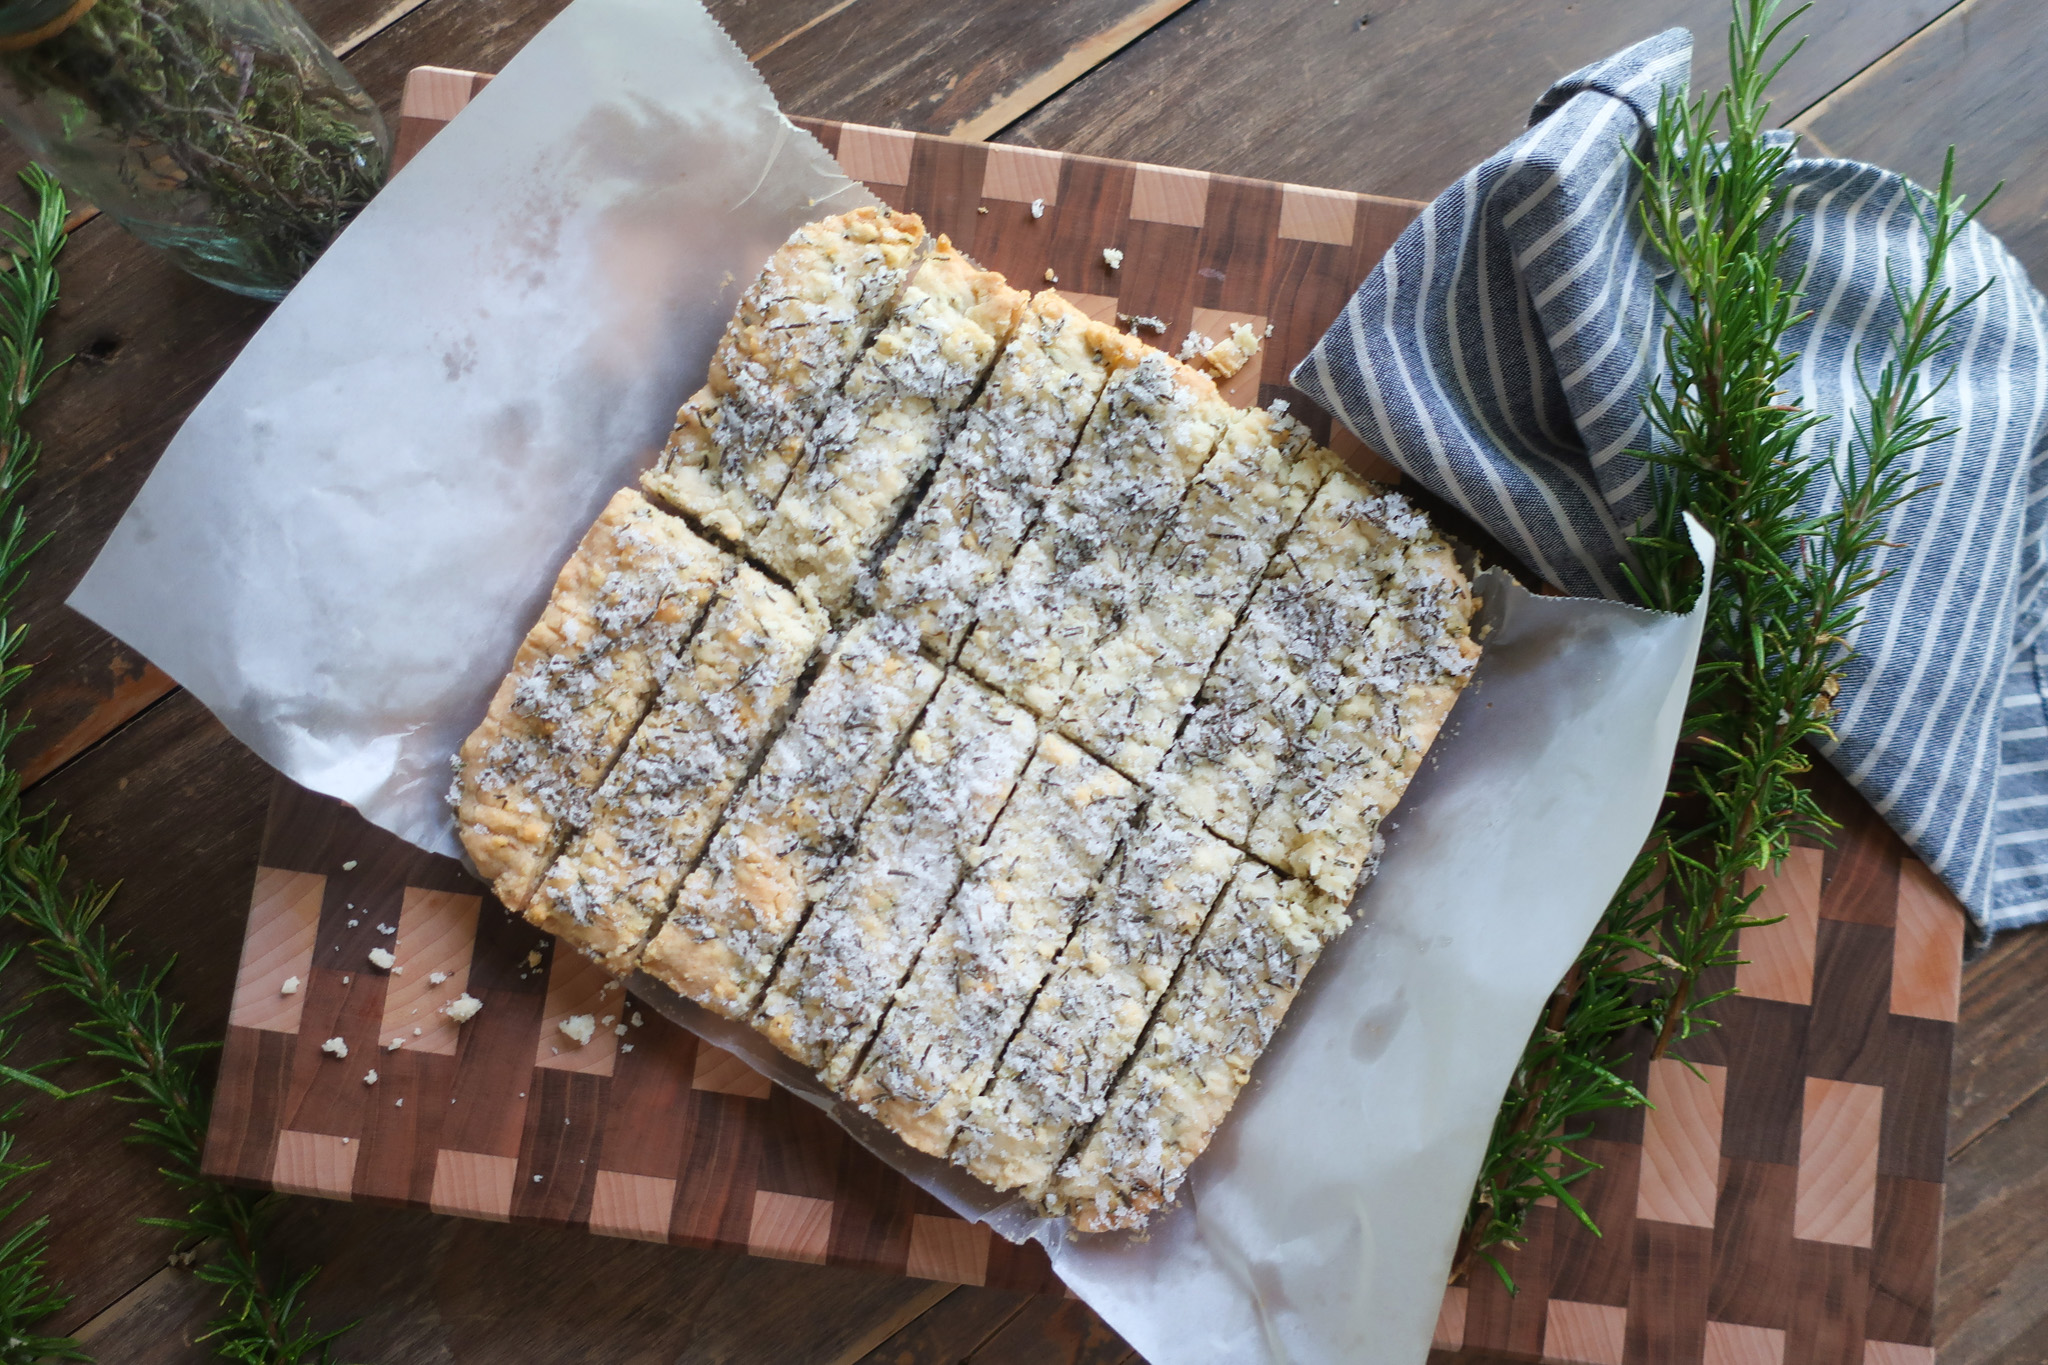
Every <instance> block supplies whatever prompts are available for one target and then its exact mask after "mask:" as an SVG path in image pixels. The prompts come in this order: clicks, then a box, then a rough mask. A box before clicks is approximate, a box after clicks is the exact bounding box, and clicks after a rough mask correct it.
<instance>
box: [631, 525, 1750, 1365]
mask: <svg viewBox="0 0 2048 1365" xmlns="http://www.w3.org/2000/svg"><path fill="white" fill-rule="evenodd" d="M1693 542H1694V547H1695V548H1696V549H1697V550H1698V551H1699V552H1700V553H1701V556H1702V557H1703V558H1704V559H1706V560H1707V561H1708V563H1709V564H1711V562H1712V555H1713V549H1714V547H1713V545H1712V544H1711V542H1709V541H1708V540H1707V539H1706V538H1705V536H1704V535H1702V534H1700V532H1699V530H1698V528H1697V527H1694V536H1693ZM1475 587H1476V589H1477V590H1478V591H1479V592H1481V593H1483V594H1484V596H1485V603H1486V605H1485V609H1484V611H1483V612H1482V614H1481V617H1480V622H1479V626H1480V629H1482V630H1483V631H1484V632H1485V639H1486V653H1485V654H1484V656H1482V658H1481V659H1480V662H1479V668H1478V671H1477V672H1476V673H1475V675H1474V676H1473V680H1472V683H1471V684H1470V686H1469V687H1467V689H1466V691H1465V695H1464V696H1463V697H1462V698H1460V699H1459V701H1458V704H1457V706H1456V708H1455V709H1453V711H1452V712H1451V722H1450V724H1449V725H1447V726H1446V727H1445V730H1444V733H1443V734H1442V735H1441V736H1439V737H1438V739H1437V742H1436V743H1435V745H1433V746H1432V747H1431V749H1430V752H1429V757H1428V759H1426V760H1425V761H1424V763H1423V768H1422V772H1421V773H1420V774H1419V775H1418V776H1417V778H1416V780H1415V782H1414V784H1413V785H1412V786H1411V787H1410V788H1409V791H1408V795H1407V798H1406V799H1405V800H1404V801H1403V802H1402V803H1401V806H1400V808H1399V809H1398V810H1397V811H1396V812H1395V816H1394V818H1393V819H1392V820H1391V821H1390V822H1389V825H1388V832H1387V849H1386V853H1385V855H1384V857H1383V858H1382V860H1381V863H1380V869H1379V873H1378V875H1377V876H1376V877H1374V879H1373V880H1372V881H1371V882H1370V883H1369V884H1368V885H1367V886H1366V888H1365V890H1364V891H1363V892H1361V893H1360V897H1359V900H1358V902H1357V904H1356V905H1355V906H1354V907H1353V909H1354V912H1355V914H1356V915H1357V922H1356V923H1354V924H1353V925H1352V927H1351V929H1350V930H1349V931H1347V932H1346V933H1345V934H1344V935H1343V937H1341V938H1339V939H1338V940H1337V942H1336V943H1335V944H1334V945H1332V947H1331V948H1330V949H1329V950H1328V951H1327V952H1326V953H1325V954H1324V955H1323V959H1322V961H1321V962H1319V963H1318V964H1317V965H1316V968H1315V970H1314V971H1313V972H1311V973H1310V974H1309V978H1308V983H1307V985H1306V986H1305V987H1304V988H1303V990H1302V993H1301V995H1300V997H1299V998H1298V999H1297V1000H1296V1001H1295V1004H1294V1007H1293V1009H1292V1010H1290V1011H1289V1013H1288V1016H1287V1020H1286V1023H1285V1024H1283V1025H1282V1027H1281V1030H1280V1032H1279V1034H1278V1036H1277V1037H1276V1038H1275V1039H1274V1042H1273V1045H1272V1046H1271V1047H1270V1048H1268V1049H1267V1051H1266V1054H1265V1056H1264V1057H1263V1058H1262V1059H1261V1060H1260V1062H1259V1064H1258V1069H1257V1070H1256V1071H1255V1072H1254V1073H1253V1077H1252V1083H1251V1084H1250V1085H1249V1086H1248V1087H1247V1088H1246V1090H1245V1092H1244V1094H1243V1095H1242V1097H1241V1098H1240V1099H1239V1100H1238V1102H1237V1106H1236V1108H1235V1109H1233V1110H1232V1112H1231V1115H1230V1117H1229V1119H1228V1120H1227V1121H1226V1122H1225V1123H1224V1125H1223V1127H1222V1128H1221V1129H1220V1130H1219V1131H1218V1134H1217V1138H1216V1141H1215V1142H1214V1144H1213V1145H1211V1147H1210V1148H1209V1150H1208V1151H1207V1152H1206V1153H1205V1154H1204V1155H1203V1156H1202V1158H1201V1159H1200V1160H1199V1161H1197V1162H1196V1163H1195V1164H1194V1166H1193V1167H1192V1168H1191V1170H1190V1173H1189V1176H1188V1181H1187V1184H1186V1185H1185V1186H1183V1187H1182V1191H1181V1196H1180V1200H1179V1203H1178V1204H1177V1206H1176V1207H1175V1208H1174V1209H1173V1210H1172V1211H1171V1212H1170V1213H1168V1214H1165V1215H1163V1216H1159V1217H1155V1218H1154V1219H1153V1221H1152V1225H1151V1227H1150V1228H1149V1229H1148V1231H1147V1234H1146V1235H1145V1237H1144V1238H1142V1239H1140V1238H1133V1237H1129V1236H1120V1235H1119V1236H1107V1237H1082V1238H1079V1239H1074V1238H1072V1237H1070V1236H1069V1235H1068V1232H1067V1228H1066V1225H1065V1223H1064V1222H1063V1221H1055V1220H1046V1219H1038V1218H1034V1217H1032V1215H1031V1213H1030V1211H1029V1210H1028V1209H1027V1208H1026V1207H1025V1206H1024V1204H1023V1203H1022V1202H1021V1201H1019V1200H1014V1199H1007V1198H1005V1197H1003V1196H1001V1195H997V1194H995V1193H994V1192H992V1191H990V1190H989V1189H988V1188H987V1187H986V1186H983V1185H981V1184H980V1183H979V1182H977V1181H976V1180H974V1179H973V1178H972V1177H970V1176H968V1175H967V1174H966V1173H965V1172H964V1171H961V1170H960V1169H958V1168H957V1167H954V1166H951V1165H949V1164H947V1163H946V1162H943V1161H938V1160H935V1159H933V1158H931V1157H927V1156H923V1155H921V1154H919V1153H917V1152H913V1151H911V1150H909V1149H908V1148H907V1147H905V1146H904V1145H903V1144H902V1143H901V1142H899V1141H897V1140H896V1139H895V1137H894V1136H893V1135H892V1134H890V1133H889V1132H888V1131H887V1130H886V1129H884V1128H883V1127H882V1126H881V1125H880V1124H878V1123H876V1122H875V1121H874V1120H872V1119H870V1118H868V1117H867V1116H866V1115H864V1114H862V1113H861V1112H860V1111H859V1110H858V1109H857V1108H856V1107H854V1106H852V1105H850V1104H846V1103H845V1102H843V1101H841V1100H840V1099H839V1098H838V1097H837V1096H835V1095H833V1094H832V1093H831V1092H830V1091H828V1090H826V1089H825V1088H824V1087H823V1086H822V1085H820V1084H818V1082H817V1081H816V1079H815V1078H814V1077H812V1076H811V1075H810V1074H809V1073H808V1072H806V1071H804V1070H803V1068H802V1067H800V1066H798V1065H797V1064H796V1063H795V1062H792V1061H790V1060H789V1059H788V1058H786V1057H784V1056H783V1055H782V1054H781V1053H780V1052H778V1051H776V1050H775V1048H774V1047H772V1046H771V1045H769V1043H768V1042H767V1041H766V1040H765V1039H763V1038H762V1037H761V1036H760V1035H759V1034H756V1033H755V1032H754V1031H753V1030H752V1029H750V1028H748V1027H746V1026H745V1025H743V1024H735V1023H732V1022H729V1021H727V1020H724V1019H721V1018H719V1017H718V1016H716V1015H714V1014H712V1013H710V1012H709V1011H707V1010H703V1009H700V1008H698V1007H697V1006H695V1005H692V1004H691V1003H690V1002H688V1001H686V1000H683V999H681V998H680V997H678V996H677V995H675V994H674V993H673V992H672V991H669V990H668V989H667V988H666V987H664V986H662V985H661V984H660V983H659V982H657V981H655V980H653V979H652V978H651V977H647V976H644V975H643V976H639V977H636V978H635V979H634V981H633V992H634V994H635V995H637V996H639V997H641V998H642V999H644V1000H646V1001H647V1002H648V1003H649V1004H651V1005H652V1006H653V1007H654V1008H656V1009H658V1010H660V1011H661V1012H662V1013H663V1014H665V1015H667V1016H668V1017H670V1018H671V1019H674V1020H676V1021H677V1022H679V1023H681V1024H683V1025H684V1026H685V1027H687V1028H689V1029H691V1030H692V1031H694V1032H696V1033H698V1034H699V1035H701V1036H702V1037H704V1038H707V1039H709V1040H710V1041H712V1042H714V1043H717V1044H718V1045H720V1046H721V1047H725V1048H727V1049H728V1050H730V1051H733V1052H736V1053H738V1054H739V1055H740V1056H741V1057H743V1058H744V1059H745V1060H746V1061H747V1062H748V1063H749V1064H750V1065H752V1066H753V1067H754V1068H755V1069H756V1070H758V1071H760V1072H762V1073H763V1074H765V1075H766V1076H768V1077H769V1078H770V1079H771V1080H774V1081H776V1082H777V1083H779V1084H781V1085H783V1086H785V1087H786V1088H788V1089H790V1090H792V1091H794V1092H796V1093H797V1094H799V1095H801V1096H803V1097H804V1098H805V1099H808V1100H809V1101H810V1102H811V1103H813V1104H815V1105H817V1106H818V1107H819V1108H821V1109H823V1110H825V1111H826V1112H827V1113H829V1114H831V1115H832V1116H833V1117H834V1118H835V1119H837V1120H838V1121H839V1122H840V1124H841V1125H842V1126H843V1127H845V1128H846V1129H847V1131H848V1132H849V1133H851V1134H852V1135H853V1136H854V1137H855V1138H856V1139H857V1140H859V1141H860V1142H861V1143H862V1144H863V1145H864V1146H866V1147H867V1148H868V1150H870V1151H872V1152H874V1153H875V1154H876V1155H878V1156H880V1157H881V1158H882V1159H883V1160H884V1161H887V1162H889V1163H890V1164H891V1165H893V1166H894V1167H895V1168H896V1169H897V1170H899V1171H901V1172H902V1173H903V1174H905V1175H907V1176H909V1177H910V1178H911V1179H912V1180H915V1181H916V1182H917V1183H918V1184H919V1185H920V1186H922V1187H923V1188H924V1189H925V1190H926V1191H928V1192H929V1193H930V1194H932V1195H933V1196H934V1197H936V1198H937V1199H938V1200H939V1201H940V1202H941V1203H944V1204H945V1205H946V1206H947V1207H948V1208H951V1209H952V1210H953V1211H954V1212H955V1213H957V1214H959V1215H960V1216H962V1217H963V1218H971V1219H975V1220H977V1221H980V1222H985V1223H987V1224H988V1225H989V1226H990V1227H992V1228H994V1229H995V1230H996V1231H997V1232H998V1233H1000V1234H1002V1235H1003V1236H1005V1237H1008V1238H1009V1239H1010V1240H1012V1241H1022V1240H1024V1239H1026V1238H1032V1239H1035V1240H1037V1241H1039V1242H1041V1243H1043V1244H1044V1245H1045V1247H1046V1250H1047V1251H1048V1252H1049V1253H1050V1255H1051V1257H1052V1263H1053V1267H1054V1269H1056V1270H1057V1271H1058V1272H1059V1275H1060V1278H1061V1279H1063V1280H1065V1281H1066V1283H1067V1285H1068V1286H1069V1287H1070V1288H1072V1289H1073V1291H1074V1292H1075V1293H1077V1294H1079V1295H1080V1296H1081V1297H1082V1298H1083V1299H1085V1300H1087V1302H1088V1303H1089V1305H1090V1306H1091V1307H1093V1308H1094V1309H1095V1310H1096V1311H1097V1312H1099V1313H1101V1314H1102V1316H1103V1317H1104V1318H1105V1319H1107V1320H1108V1321H1109V1323H1110V1325H1111V1326H1113V1327H1115V1328H1116V1329H1117V1331H1119V1332H1121V1333H1122V1334H1123V1336H1124V1338H1125V1340H1127V1341H1129V1342H1130V1343H1131V1345H1133V1346H1135V1347H1137V1348H1138V1351H1139V1353H1140V1354H1141V1355H1143V1356H1144V1357H1145V1358H1146V1359H1147V1360H1148V1361H1150V1362H1152V1365H1251V1363H1252V1362H1260V1361H1264V1362H1272V1365H1279V1363H1280V1362H1301V1363H1303V1365H1307V1363H1309V1362H1315V1363H1317V1365H1320V1363H1321V1362H1340V1361H1341V1362H1356V1363H1357V1365H1417V1362H1420V1361H1422V1360H1423V1359H1424V1358H1425V1357H1426V1356H1427V1355H1428V1354H1429V1342H1430V1335H1431V1331H1432V1329H1433V1328H1434V1327H1435V1325H1436V1317H1437V1307H1438V1304H1439V1303H1440V1302H1441V1301H1442V1299H1443V1292H1444V1282H1445V1278H1446V1277H1447V1276H1448V1274H1449V1273H1450V1265H1451V1256H1452V1253H1453V1251H1454V1250H1455V1244H1456V1242H1457V1237H1458V1230H1459V1227H1460V1224H1461V1222H1462V1220H1463V1217H1464V1212H1465V1206H1466V1203H1467V1201H1468V1200H1469V1199H1470V1198H1471V1193H1472V1183H1473V1181H1474V1179H1475V1178H1476V1176H1477V1173H1478V1169H1479V1162H1480V1159H1481V1158H1482V1157H1483V1156H1484V1155H1485V1151H1486V1142H1487V1137H1488V1135H1489V1134H1490V1133H1491V1131H1492V1128H1493V1117H1494V1114H1495V1112H1496V1111H1497V1110H1498V1109H1499V1108H1500V1100H1501V1095H1502V1094H1503V1092H1505V1091H1506V1089H1507V1084H1508V1079H1509V1077H1510V1075H1511V1074H1512V1073H1513V1070H1514V1066H1515V1062H1516V1060H1517V1059H1518V1058H1519V1057H1520V1056H1521V1053H1522V1045H1523V1043H1524V1042H1525V1041H1526V1040H1527V1038H1528V1036H1529V1029H1530V1026H1531V1025H1532V1024H1533V1023H1534V1022H1535V1020H1536V1016H1537V1014H1538V1013H1539V1012H1540V1010H1541V1009H1542V1007H1543V1004H1544V1002H1545V1000H1546V999H1547V998H1548V996H1549V994H1550V991H1551V990H1552V988H1553V987H1555V986H1556V984H1557V982H1558V981H1559V980H1560V979H1561V978H1562V977H1563V976H1564V973H1565V969H1566V968H1568V967H1569V966H1570V965H1571V961H1572V958H1573V957H1574V956H1575V955H1576V954H1577V953H1578V950H1579V946H1580V945H1581V944H1583V943H1584V942H1585V941H1586V938H1587V937H1588V935H1590V934H1591V933H1592V931H1593V926H1594V923H1595V921H1597V920H1598V919H1599V916H1600V911H1601V909H1602V908H1603V907H1604V906H1605V905H1606V903H1607V898H1608V897H1609V896H1610V895H1611V894H1612V893H1613V891H1614V888H1615V887H1616V886H1617V885H1618V884H1619V883H1620V881H1621V879H1622V876H1623V875H1624V874H1625V873H1626V872H1627V870H1628V866H1629V864H1630V862H1631V861H1632V860H1633V859H1634V857H1635V854H1636V850H1637V849H1639V848H1640V847H1642V843H1643V840H1644V839H1645V838H1646V837H1648V835H1649V832H1650V822H1651V820H1652V818H1653V817H1654V815H1655V813H1656V809H1657V804H1658V801H1659V799H1660V798H1661V796H1662V794H1663V791H1664V784H1665V778H1666V775H1667V773H1668V770H1669V768H1670V762H1671V751H1672V747H1673V745H1674V744H1675V743H1676V742H1677V738H1678V726H1679V722H1680V720H1681V718H1682V716H1683V714H1684V710H1685V698H1686V691H1687V688H1688V685H1689V684H1690V682H1691V679H1692V665H1693V658H1694V656H1695V654H1696V653H1697V652H1698V649H1699V642H1700V629H1701V626H1702V624H1703V622H1704V620H1705V603H1704V602H1702V603H1701V605H1700V607H1699V608H1698V609H1696V610H1695V611H1693V613H1692V614H1691V615H1689V616H1683V617H1679V616H1664V615H1659V614H1657V613H1653V612H1646V611H1641V610H1638V609H1636V608H1634V607H1628V606H1623V605H1621V604H1619V603H1614V602H1595V601H1587V600H1584V599H1578V598H1555V597H1538V596H1535V595H1534V594H1532V593H1530V592H1528V591H1527V590H1526V589H1524V588H1522V587H1521V586H1520V585H1519V584H1516V583H1515V582H1514V581H1513V580H1512V579H1510V578H1508V577H1507V576H1506V575H1504V574H1500V573H1488V574H1485V575H1482V576H1481V578H1480V579H1479V580H1478V581H1477V583H1476V584H1475ZM1480 1273H1486V1272H1485V1271H1483V1270H1482V1271H1481V1272H1480Z"/></svg>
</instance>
